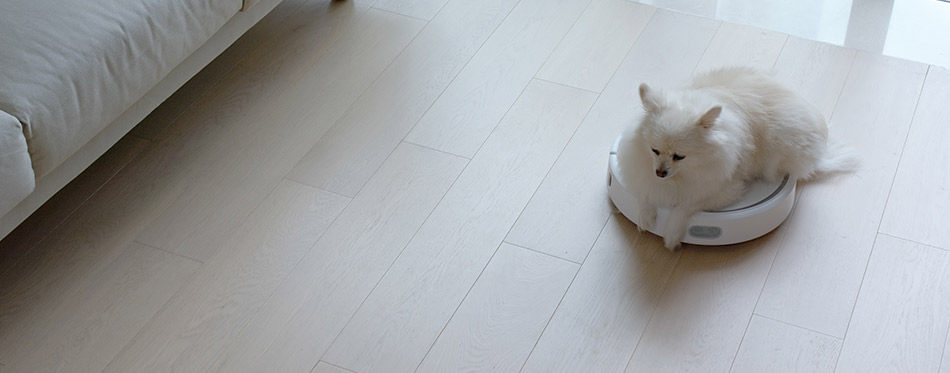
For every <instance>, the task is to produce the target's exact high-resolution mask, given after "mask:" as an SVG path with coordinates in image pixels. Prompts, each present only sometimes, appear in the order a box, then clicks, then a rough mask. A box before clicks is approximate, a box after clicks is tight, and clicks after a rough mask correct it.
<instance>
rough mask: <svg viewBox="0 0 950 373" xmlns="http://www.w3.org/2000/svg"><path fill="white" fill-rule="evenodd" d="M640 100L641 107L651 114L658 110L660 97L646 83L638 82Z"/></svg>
mask: <svg viewBox="0 0 950 373" xmlns="http://www.w3.org/2000/svg"><path fill="white" fill-rule="evenodd" d="M640 101H642V102H643V109H644V110H646V111H647V113H651V114H652V113H656V112H658V111H660V106H662V102H661V99H660V97H658V96H657V94H656V92H654V91H653V90H652V89H650V86H648V85H647V84H646V83H640Z"/></svg>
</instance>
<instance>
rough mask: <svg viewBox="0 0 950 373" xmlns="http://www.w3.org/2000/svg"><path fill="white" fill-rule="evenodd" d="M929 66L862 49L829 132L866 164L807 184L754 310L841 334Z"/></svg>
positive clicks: (764, 314)
mask: <svg viewBox="0 0 950 373" xmlns="http://www.w3.org/2000/svg"><path fill="white" fill-rule="evenodd" d="M925 72H926V66H924V65H920V64H917V63H913V62H908V61H903V60H897V59H893V58H889V57H882V56H875V55H871V54H867V53H863V52H859V53H858V55H857V57H856V59H855V62H854V66H852V69H851V73H850V74H849V76H848V79H847V81H846V83H845V86H844V89H843V91H842V93H841V98H840V99H839V100H838V104H837V107H836V108H835V113H834V115H833V116H832V118H831V122H833V123H835V125H834V126H832V127H831V131H830V132H831V136H836V137H838V138H839V139H840V140H841V141H843V142H845V143H847V144H849V145H851V146H853V147H854V148H855V152H856V154H857V157H858V158H859V159H860V162H861V166H860V167H859V169H858V170H857V171H856V172H854V173H850V174H845V175H841V176H838V177H832V178H828V179H827V180H823V181H815V182H811V183H808V184H806V185H804V186H803V192H802V194H801V198H799V199H798V201H797V207H796V210H795V214H794V215H793V216H792V217H791V218H790V219H789V221H787V222H786V223H785V224H787V225H789V227H788V233H787V235H786V239H785V242H784V244H783V246H782V248H781V249H780V250H779V253H778V255H777V256H776V259H775V262H774V264H773V266H772V271H771V273H770V274H769V279H768V281H767V282H766V285H765V288H764V290H763V292H762V296H761V298H760V299H759V304H758V306H757V308H756V313H758V314H761V315H763V316H766V317H769V318H772V319H775V320H779V321H783V322H786V323H789V324H792V325H797V326H800V327H803V328H806V329H810V330H814V331H816V332H819V333H823V334H827V335H831V336H834V337H839V338H841V337H844V333H845V329H846V328H847V325H848V319H849V318H850V315H851V310H852V308H853V306H854V300H855V299H856V297H857V292H858V288H859V287H860V284H861V279H862V277H863V275H864V269H865V267H866V263H867V258H868V255H869V254H870V252H871V246H872V244H873V242H874V237H875V236H876V234H877V228H878V226H879V224H880V221H881V215H882V214H883V212H884V201H885V200H886V198H887V193H888V191H889V189H890V185H891V181H892V180H893V177H894V173H895V171H896V169H897V162H898V159H899V157H900V152H901V149H902V147H903V144H904V138H905V137H906V136H907V131H908V128H909V127H910V121H911V118H912V116H913V114H914V108H915V106H916V104H917V96H918V95H919V93H920V88H921V85H922V84H923V78H924V73H925ZM854 191H860V193H855V192H854Z"/></svg>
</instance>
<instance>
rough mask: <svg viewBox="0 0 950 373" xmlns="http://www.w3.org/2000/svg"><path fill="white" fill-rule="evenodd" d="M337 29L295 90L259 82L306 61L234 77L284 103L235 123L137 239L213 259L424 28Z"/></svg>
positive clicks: (348, 25) (266, 105) (381, 22)
mask: <svg viewBox="0 0 950 373" xmlns="http://www.w3.org/2000/svg"><path fill="white" fill-rule="evenodd" d="M341 17H343V16H341ZM338 22H342V23H343V25H339V26H338V27H340V28H342V30H339V31H334V32H340V33H342V35H338V36H335V37H329V36H327V37H324V39H325V40H324V44H326V45H318V46H315V47H317V48H319V49H322V50H323V51H324V52H323V53H321V54H318V55H317V56H314V58H315V60H310V61H309V62H308V63H309V66H306V65H305V66H302V67H306V69H304V70H302V71H300V72H299V74H296V75H295V76H294V77H293V79H295V80H294V81H293V82H288V83H287V84H286V85H284V86H280V85H273V82H271V83H267V84H262V83H258V82H257V80H265V81H267V80H269V79H268V78H267V77H266V76H267V75H266V74H267V69H269V68H274V69H277V71H276V72H273V71H272V72H271V73H272V74H281V73H285V74H288V75H290V74H291V71H284V70H283V68H287V69H290V70H295V69H296V66H295V65H298V64H302V63H301V62H300V60H301V59H303V57H296V58H292V60H294V61H295V62H294V63H289V64H286V65H284V64H281V63H280V62H279V61H276V62H274V61H270V63H272V64H276V66H269V65H258V64H254V65H249V67H248V68H247V69H248V70H247V71H249V72H250V76H249V77H244V78H237V76H236V78H237V79H235V80H238V81H240V82H242V83H240V84H238V87H237V88H238V91H237V92H241V93H243V94H247V95H249V96H251V97H254V98H255V99H261V100H263V99H265V98H267V97H268V96H266V95H264V96H258V95H257V93H255V92H249V90H250V89H252V88H254V87H256V86H260V85H264V87H262V88H265V90H266V91H268V92H270V93H271V94H274V95H279V97H280V98H279V99H277V98H274V99H273V100H265V101H263V102H255V103H253V104H252V106H253V108H254V110H253V111H252V112H251V113H246V114H244V115H241V116H237V117H234V118H232V120H233V122H232V123H229V126H230V127H229V129H228V131H227V133H226V134H219V136H220V137H223V138H225V139H228V140H230V141H229V142H227V143H220V142H219V141H218V140H214V145H215V146H217V149H216V150H217V153H216V154H214V155H213V156H212V157H211V159H209V160H208V161H207V162H206V163H204V164H202V165H201V166H200V167H201V171H200V175H201V176H200V177H196V178H195V179H194V180H192V181H191V182H190V184H189V185H188V186H187V187H186V188H185V189H184V190H183V191H182V193H181V195H179V196H178V198H177V199H176V200H175V202H173V203H172V204H171V206H169V207H168V208H167V209H166V210H165V211H164V212H163V213H162V215H161V216H159V217H158V218H157V219H155V220H154V221H153V222H152V223H151V224H150V225H149V226H148V229H146V230H145V231H143V232H142V233H141V234H140V235H139V236H138V238H137V240H138V241H139V242H142V243H146V244H149V245H151V246H155V247H159V248H162V249H165V250H168V251H172V252H176V253H179V254H182V255H185V256H188V257H191V258H195V259H198V260H205V259H207V258H208V257H210V256H212V255H213V254H214V251H213V250H215V249H216V248H218V247H220V243H221V240H222V237H225V236H227V235H229V234H230V233H231V232H232V231H233V230H234V229H235V228H236V227H237V225H238V224H240V222H241V220H242V219H244V218H245V217H246V216H247V215H248V214H250V211H251V210H252V209H253V208H254V206H256V205H257V204H258V203H260V201H261V200H263V198H264V197H265V195H266V193H267V192H268V191H270V190H271V189H273V188H274V186H275V185H277V183H278V182H279V181H280V180H281V179H282V178H283V177H284V175H285V174H286V173H287V172H289V171H290V169H291V168H292V167H293V165H294V164H295V163H296V162H297V161H298V160H299V159H300V158H301V157H303V155H304V154H306V153H307V151H308V150H309V149H310V147H311V146H312V145H313V144H314V143H315V142H316V141H317V139H318V138H320V136H322V135H323V134H324V133H325V132H326V131H327V129H328V128H329V127H330V126H331V125H332V123H333V122H334V121H335V120H336V119H337V118H339V117H340V116H342V115H343V113H344V112H345V110H346V108H347V107H348V106H349V105H350V104H351V103H353V102H354V101H355V100H356V99H357V97H358V96H359V95H360V94H361V93H362V92H363V90H364V89H365V88H366V87H368V86H369V85H370V84H371V83H372V81H373V79H374V78H375V77H376V76H377V75H378V74H379V73H380V72H381V71H383V69H384V68H385V67H386V65H388V63H389V61H391V60H392V59H393V58H395V56H396V55H397V54H398V53H399V52H400V51H401V50H402V48H403V46H405V45H406V44H408V43H409V41H410V40H411V39H412V37H413V36H414V35H415V34H416V33H417V32H418V31H419V30H420V29H421V27H422V22H421V21H419V20H415V19H411V18H407V17H404V16H399V15H395V14H392V13H388V12H383V11H379V10H370V11H367V12H366V13H365V14H364V15H362V16H360V17H358V18H357V19H353V20H350V19H345V20H340V21H338ZM337 39H339V40H337ZM357 57H361V58H357ZM354 60H356V61H354ZM252 66H253V67H252ZM288 78H290V77H288ZM225 92H227V91H223V92H222V93H221V95H222V96H224V98H227V97H231V98H234V97H233V96H230V95H233V94H234V93H225ZM219 99H220V98H219ZM209 110H212V111H213V110H219V108H215V109H209ZM225 115H226V113H225ZM209 142H211V141H209ZM275 149H280V151H275Z"/></svg>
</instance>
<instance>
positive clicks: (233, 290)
mask: <svg viewBox="0 0 950 373" xmlns="http://www.w3.org/2000/svg"><path fill="white" fill-rule="evenodd" d="M348 201H349V200H348V199H347V198H345V197H341V196H338V195H334V194H331V193H328V192H324V191H320V190H317V189H314V188H312V187H309V186H305V185H301V184H297V183H294V182H291V181H285V182H282V183H281V184H279V185H278V186H277V188H275V189H274V191H273V192H272V193H271V194H270V195H269V196H268V198H267V200H265V201H264V202H262V203H261V205H260V206H259V207H258V208H257V209H255V211H254V213H252V215H251V216H249V217H248V219H247V220H246V221H245V222H244V223H243V224H241V227H240V228H239V229H238V230H237V231H236V233H235V234H234V235H232V236H231V237H229V239H228V240H227V241H226V242H224V243H222V246H221V247H222V248H224V249H223V250H220V251H218V254H217V255H215V256H214V257H212V258H210V259H209V260H208V261H207V262H206V263H204V265H203V266H202V268H201V271H199V272H198V273H197V274H196V275H195V277H194V278H193V279H192V280H191V281H190V282H189V283H188V284H187V286H185V287H184V288H183V289H182V290H181V291H180V292H178V293H177V294H175V296H174V297H173V298H172V299H171V300H170V301H169V302H168V304H167V305H166V306H165V307H164V308H163V309H162V311H161V312H159V313H158V314H157V315H155V317H154V318H152V319H151V321H149V323H148V325H146V326H145V327H144V328H143V329H142V331H141V332H139V333H138V334H137V335H136V336H135V338H134V339H133V340H132V341H131V342H130V343H129V344H128V345H126V346H125V348H124V349H123V350H122V352H121V353H120V354H118V355H117V356H116V358H115V359H114V360H113V361H112V362H111V363H109V365H108V367H107V368H106V371H112V372H132V371H207V370H209V368H210V367H211V364H212V363H213V362H214V361H215V360H216V359H217V358H218V357H219V356H220V355H221V354H222V353H223V350H224V349H225V348H226V347H227V346H228V345H229V344H230V343H231V342H232V340H233V338H234V337H235V335H236V334H237V333H238V332H239V331H240V327H241V326H243V325H245V324H246V323H247V322H248V321H250V320H251V318H253V316H254V315H255V314H256V313H257V311H258V310H259V309H260V308H261V306H262V305H263V304H264V302H265V301H266V300H267V298H268V297H270V295H271V294H272V293H273V292H274V290H276V289H277V287H278V285H279V284H280V283H281V281H283V280H284V278H286V277H287V274H288V273H290V271H291V269H293V268H294V266H295V265H296V264H297V263H298V262H299V261H300V259H301V258H302V257H303V256H304V254H306V253H307V251H309V250H310V248H311V246H313V244H314V243H315V242H316V241H317V239H319V238H320V236H321V235H322V234H323V233H324V232H325V231H326V230H327V228H328V227H329V226H330V223H331V222H333V220H334V219H335V218H336V217H337V215H339V214H340V212H341V211H342V210H343V208H344V206H346V203H347V202H348Z"/></svg>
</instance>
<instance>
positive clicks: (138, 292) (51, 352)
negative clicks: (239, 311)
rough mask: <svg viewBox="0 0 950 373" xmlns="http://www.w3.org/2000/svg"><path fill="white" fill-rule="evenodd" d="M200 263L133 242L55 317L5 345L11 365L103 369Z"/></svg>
mask: <svg viewBox="0 0 950 373" xmlns="http://www.w3.org/2000/svg"><path fill="white" fill-rule="evenodd" d="M199 266H200V263H198V262H195V261H192V260H190V259H185V258H183V257H180V256H177V255H173V254H169V253H165V252H162V251H159V250H156V249H153V248H150V247H147V246H144V245H140V244H134V243H133V244H132V245H130V246H129V247H128V248H127V249H126V250H125V251H124V252H123V253H122V254H121V255H119V257H117V258H116V259H115V260H114V261H113V262H112V263H110V264H109V265H108V266H107V267H106V268H104V269H103V271H102V272H101V273H98V274H96V275H95V276H92V277H91V278H90V279H89V280H88V281H85V282H84V283H82V284H81V285H80V286H77V288H76V291H75V292H73V293H70V294H64V295H65V296H64V297H63V298H62V299H61V300H59V301H57V302H56V305H55V310H54V311H53V312H52V314H51V315H50V317H48V318H44V319H42V320H36V322H31V323H30V327H29V329H28V330H25V331H24V332H25V333H24V334H21V335H18V336H17V337H16V338H15V340H14V341H10V342H11V343H4V344H3V345H2V346H0V349H2V350H3V351H4V354H3V355H4V356H5V359H11V360H7V361H11V362H12V363H13V364H12V365H11V366H10V367H9V369H10V370H11V371H20V372H54V371H56V372H96V371H101V370H102V368H104V367H105V366H106V364H108V363H109V361H111V360H112V358H113V357H115V355H116V354H118V353H119V351H121V350H122V347H124V346H125V344H126V343H128V342H129V341H130V340H132V338H133V337H134V336H135V334H136V333H137V332H138V331H139V330H140V329H141V328H142V327H143V326H145V324H146V323H147V322H148V321H149V319H151V318H152V316H153V315H155V314H156V313H157V312H158V311H159V309H161V307H162V306H163V305H164V304H165V302H166V301H168V299H169V298H171V297H172V295H174V294H175V292H176V291H177V290H178V288H180V287H181V286H182V285H183V284H184V283H185V282H186V281H187V280H188V279H189V278H190V277H191V276H192V275H193V274H194V273H195V272H196V271H197V270H198V268H199ZM14 351H15V353H14V354H13V355H12V356H11V354H10V353H11V352H14ZM17 355H19V356H17Z"/></svg>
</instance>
